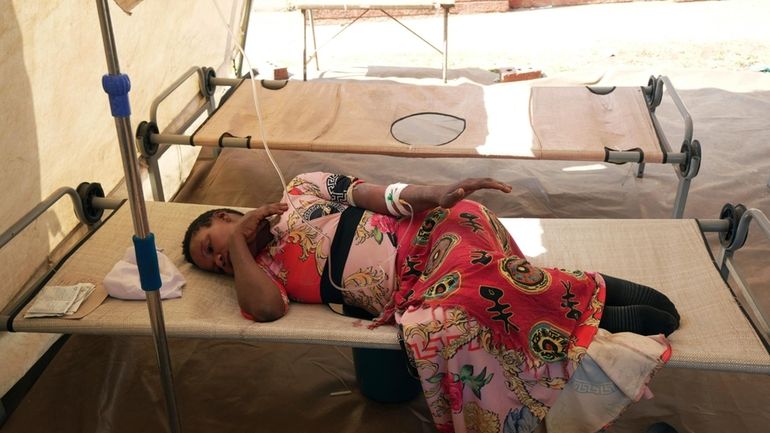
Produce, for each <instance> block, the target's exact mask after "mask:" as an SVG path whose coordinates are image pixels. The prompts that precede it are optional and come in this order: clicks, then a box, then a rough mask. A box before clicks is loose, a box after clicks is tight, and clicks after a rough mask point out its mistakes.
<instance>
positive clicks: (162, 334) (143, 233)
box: [96, 0, 181, 433]
mask: <svg viewBox="0 0 770 433" xmlns="http://www.w3.org/2000/svg"><path fill="white" fill-rule="evenodd" d="M96 8H97V11H98V15H99V25H100V29H101V34H102V42H103V44H104V55H105V59H106V62H107V70H108V72H109V75H112V76H115V75H120V64H119V62H118V53H117V49H116V46H115V35H114V33H113V28H112V20H111V17H110V9H109V4H108V2H107V0H96ZM115 128H116V131H117V136H118V142H119V146H120V153H121V156H122V158H123V170H124V173H125V179H126V188H127V190H128V197H129V204H130V205H131V214H132V215H133V222H134V232H135V234H136V237H137V238H139V239H146V238H147V237H148V236H150V235H151V232H150V226H149V222H148V220H147V209H146V207H145V204H144V194H143V192H142V182H141V177H140V173H139V165H138V164H137V156H136V148H135V145H134V136H133V131H132V129H131V119H130V115H129V116H125V117H123V116H115ZM146 295H147V308H148V312H149V316H150V323H151V325H152V333H153V337H154V341H155V354H156V356H157V361H158V367H159V370H160V376H161V384H162V386H163V391H164V394H165V397H166V409H167V414H168V423H169V428H170V430H171V432H172V433H178V432H181V424H180V421H179V412H178V410H177V405H176V396H175V394H174V381H173V374H172V371H171V357H170V356H169V350H168V342H167V339H166V329H165V325H164V320H163V307H162V305H161V302H160V291H159V290H151V291H148V292H146Z"/></svg>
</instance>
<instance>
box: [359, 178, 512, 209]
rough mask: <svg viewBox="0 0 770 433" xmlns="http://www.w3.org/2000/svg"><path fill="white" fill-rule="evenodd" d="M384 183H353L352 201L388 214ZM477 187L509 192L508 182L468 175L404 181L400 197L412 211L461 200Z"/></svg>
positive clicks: (452, 204)
mask: <svg viewBox="0 0 770 433" xmlns="http://www.w3.org/2000/svg"><path fill="white" fill-rule="evenodd" d="M386 189H387V186H384V185H375V184H370V183H359V184H356V185H354V189H353V194H352V195H353V201H354V202H355V204H356V206H358V207H361V208H364V209H367V210H370V211H372V212H377V213H381V214H385V215H390V214H391V212H390V211H389V210H388V206H387V203H386V199H385V190H386ZM480 189H496V190H499V191H502V192H504V193H509V192H511V186H510V185H507V184H504V183H502V182H500V181H498V180H495V179H492V178H488V177H487V178H469V179H464V180H461V181H459V182H457V183H453V184H449V185H407V186H406V187H405V188H404V189H403V190H401V194H400V200H401V201H402V202H403V201H405V202H407V203H409V206H405V207H406V208H407V209H410V206H411V211H412V212H413V213H417V212H421V211H424V210H426V209H431V208H434V207H436V206H441V207H445V208H450V207H452V206H454V205H455V204H457V202H459V201H460V200H462V199H464V198H465V197H468V196H469V195H470V194H472V193H473V192H475V191H478V190H480Z"/></svg>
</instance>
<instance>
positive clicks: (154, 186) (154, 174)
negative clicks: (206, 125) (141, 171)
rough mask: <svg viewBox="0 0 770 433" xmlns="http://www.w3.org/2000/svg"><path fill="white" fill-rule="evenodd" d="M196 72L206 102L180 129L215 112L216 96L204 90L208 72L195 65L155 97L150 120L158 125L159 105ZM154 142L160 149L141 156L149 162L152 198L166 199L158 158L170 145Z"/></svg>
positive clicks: (156, 199) (148, 169)
mask: <svg viewBox="0 0 770 433" xmlns="http://www.w3.org/2000/svg"><path fill="white" fill-rule="evenodd" d="M195 74H197V75H198V80H199V87H200V89H201V95H203V96H204V97H205V98H206V102H205V103H203V104H201V105H200V106H199V107H198V108H197V109H196V110H195V111H194V112H193V114H192V115H191V116H189V117H188V118H187V119H185V121H184V122H182V124H181V126H180V128H179V129H180V130H182V131H184V130H186V129H187V128H189V127H190V125H192V124H193V122H195V119H197V118H198V117H200V115H201V114H203V113H204V112H208V114H209V115H210V114H211V113H213V112H214V110H215V109H216V102H215V101H214V96H213V95H208V94H207V93H206V92H205V91H204V90H203V89H204V88H205V87H206V86H207V83H206V74H205V72H204V70H203V68H201V67H198V66H193V67H191V68H190V69H188V70H187V71H185V72H184V73H183V74H182V75H181V76H180V77H179V78H177V79H176V80H175V81H174V82H173V83H171V84H170V85H169V86H168V87H166V88H165V89H163V91H161V93H160V94H159V95H158V96H156V97H155V99H153V101H152V104H151V105H150V122H152V123H153V124H155V125H156V126H157V124H158V107H159V106H160V104H161V103H162V102H163V101H165V100H166V98H168V97H169V96H170V95H171V94H172V93H174V91H175V90H176V89H178V88H179V87H180V86H181V85H182V84H184V83H185V82H186V81H187V80H188V79H189V78H190V77H191V76H193V75H195ZM214 79H215V78H214ZM212 81H213V79H212ZM153 135H155V134H153ZM153 143H154V144H160V146H158V150H157V151H156V152H155V153H154V154H152V155H145V154H144V153H142V156H141V158H142V159H143V160H144V161H145V162H146V163H147V171H148V173H149V177H150V189H151V191H152V198H153V199H154V200H155V201H166V198H165V194H164V192H163V182H162V178H161V175H160V167H159V164H158V160H159V159H160V157H161V156H163V154H164V153H166V151H167V150H168V149H169V147H170V146H169V145H168V144H167V143H162V142H153ZM175 143H176V142H175Z"/></svg>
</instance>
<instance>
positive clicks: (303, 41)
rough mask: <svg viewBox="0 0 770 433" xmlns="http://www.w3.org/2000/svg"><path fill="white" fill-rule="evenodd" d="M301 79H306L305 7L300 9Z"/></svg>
mask: <svg viewBox="0 0 770 433" xmlns="http://www.w3.org/2000/svg"><path fill="white" fill-rule="evenodd" d="M302 23H303V25H304V26H303V28H302V81H307V9H302Z"/></svg>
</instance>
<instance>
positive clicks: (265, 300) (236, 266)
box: [228, 203, 287, 322]
mask: <svg viewBox="0 0 770 433" xmlns="http://www.w3.org/2000/svg"><path fill="white" fill-rule="evenodd" d="M286 209H287V206H286V204H284V203H272V204H269V205H265V206H262V207H260V208H257V209H255V210H253V211H251V212H248V213H247V214H246V215H244V216H243V217H241V219H240V220H239V221H238V225H237V226H236V228H235V229H234V230H233V233H232V234H231V235H230V240H229V245H228V246H229V253H230V263H231V265H232V267H233V274H234V277H235V292H236V294H237V297H238V305H239V306H240V307H241V310H243V312H245V313H247V314H249V315H250V316H251V317H252V318H253V319H254V320H255V321H257V322H270V321H273V320H276V319H279V318H281V317H282V316H283V315H284V314H286V303H285V300H284V298H283V296H282V295H281V289H280V288H279V287H278V286H276V285H275V283H274V282H273V281H272V280H271V279H270V277H269V276H268V275H267V274H265V271H264V270H262V268H261V267H259V265H257V262H256V261H255V259H254V255H255V254H256V253H257V251H258V249H257V244H262V245H264V243H265V242H264V239H262V238H263V237H264V234H265V227H266V226H265V224H264V223H265V221H266V220H265V218H267V217H268V216H270V215H275V214H280V213H283V212H285V211H286ZM268 233H269V232H268ZM260 249H261V248H260Z"/></svg>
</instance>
